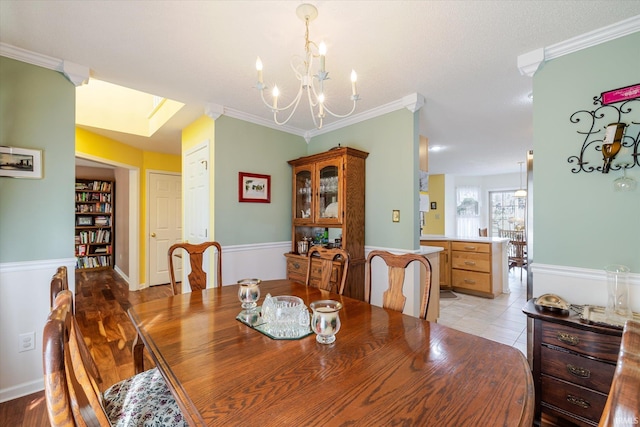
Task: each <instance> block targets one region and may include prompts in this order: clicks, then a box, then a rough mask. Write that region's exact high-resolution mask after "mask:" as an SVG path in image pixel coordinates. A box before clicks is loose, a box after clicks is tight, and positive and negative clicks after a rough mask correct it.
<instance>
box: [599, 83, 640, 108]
mask: <svg viewBox="0 0 640 427" xmlns="http://www.w3.org/2000/svg"><path fill="white" fill-rule="evenodd" d="M634 98H640V84H636V85H631V86H627V87H622V88H620V89H615V90H610V91H609V92H602V105H607V104H614V103H616V102H622V101H626V100H628V99H634Z"/></svg>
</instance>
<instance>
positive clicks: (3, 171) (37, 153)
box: [0, 145, 42, 179]
mask: <svg viewBox="0 0 640 427" xmlns="http://www.w3.org/2000/svg"><path fill="white" fill-rule="evenodd" d="M0 176H6V177H11V178H34V179H41V178H42V151H41V150H30V149H28V148H18V147H7V146H4V145H3V146H0Z"/></svg>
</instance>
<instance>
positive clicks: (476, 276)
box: [451, 269, 491, 292]
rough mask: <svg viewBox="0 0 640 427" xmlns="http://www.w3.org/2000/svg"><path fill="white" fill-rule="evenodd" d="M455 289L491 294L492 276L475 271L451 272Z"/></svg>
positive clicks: (455, 270)
mask: <svg viewBox="0 0 640 427" xmlns="http://www.w3.org/2000/svg"><path fill="white" fill-rule="evenodd" d="M451 281H452V282H453V283H452V285H453V287H454V288H464V289H469V290H473V291H479V292H491V275H490V274H489V273H477V272H475V271H465V270H458V269H454V270H451Z"/></svg>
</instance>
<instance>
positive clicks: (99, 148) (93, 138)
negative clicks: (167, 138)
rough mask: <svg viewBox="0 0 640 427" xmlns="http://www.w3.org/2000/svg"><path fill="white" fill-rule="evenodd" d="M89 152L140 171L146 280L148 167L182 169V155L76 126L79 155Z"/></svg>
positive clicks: (142, 267) (142, 275)
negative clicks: (123, 141) (148, 149)
mask: <svg viewBox="0 0 640 427" xmlns="http://www.w3.org/2000/svg"><path fill="white" fill-rule="evenodd" d="M78 154H80V155H82V154H86V155H88V156H90V157H91V158H95V157H98V158H101V159H104V160H109V161H111V162H116V163H120V164H123V165H129V166H131V168H132V169H134V168H135V169H138V170H139V171H140V199H139V203H140V229H139V232H140V236H139V238H140V265H139V271H140V283H145V282H146V277H145V275H146V263H147V259H146V256H145V254H146V253H147V252H146V251H147V247H146V245H147V241H146V238H145V237H146V236H145V230H146V227H147V205H146V202H147V170H156V171H167V172H177V173H180V172H181V171H182V158H181V156H176V155H171V154H162V153H155V152H152V151H143V150H139V149H137V148H134V147H131V146H129V145H125V144H122V143H120V142H118V141H115V140H113V139H110V138H107V137H104V136H101V135H97V134H95V133H92V132H89V131H87V130H84V129H80V128H76V155H78Z"/></svg>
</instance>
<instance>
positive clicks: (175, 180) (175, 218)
mask: <svg viewBox="0 0 640 427" xmlns="http://www.w3.org/2000/svg"><path fill="white" fill-rule="evenodd" d="M180 241H182V177H181V176H180V175H175V174H164V173H154V172H151V173H149V286H153V285H161V284H165V283H169V261H168V258H167V251H168V250H169V247H170V246H171V245H173V244H174V243H176V242H180ZM178 277H180V276H178Z"/></svg>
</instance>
